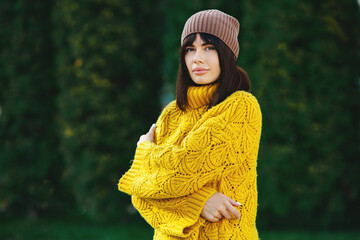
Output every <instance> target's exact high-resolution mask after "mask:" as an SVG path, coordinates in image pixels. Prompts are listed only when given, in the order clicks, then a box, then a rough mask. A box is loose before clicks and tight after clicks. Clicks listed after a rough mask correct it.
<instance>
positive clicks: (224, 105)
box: [118, 85, 261, 240]
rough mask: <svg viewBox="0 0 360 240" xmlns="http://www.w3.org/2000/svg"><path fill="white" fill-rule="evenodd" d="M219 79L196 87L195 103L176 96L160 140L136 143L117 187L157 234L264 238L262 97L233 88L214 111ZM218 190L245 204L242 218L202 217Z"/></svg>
mask: <svg viewBox="0 0 360 240" xmlns="http://www.w3.org/2000/svg"><path fill="white" fill-rule="evenodd" d="M215 88H216V85H205V86H200V87H190V88H189V90H188V102H189V105H190V107H189V108H187V110H186V111H185V112H183V111H181V110H180V109H179V108H178V107H177V105H176V102H175V101H173V102H171V103H170V104H169V105H168V106H166V107H165V109H164V110H163V111H162V113H161V115H160V117H159V118H158V120H157V123H156V125H157V128H156V132H155V139H154V142H149V141H144V142H142V143H140V144H139V145H138V147H137V149H136V153H135V157H134V160H133V163H132V166H131V168H130V170H129V171H128V172H126V173H125V174H124V175H123V177H122V178H121V179H120V181H119V184H118V188H119V190H120V191H123V192H125V193H127V194H130V195H132V203H133V205H134V207H135V208H136V209H137V210H138V211H139V212H140V214H141V215H142V216H143V217H144V219H145V220H146V221H147V222H148V223H149V224H150V225H151V226H152V227H153V228H154V229H155V235H154V239H159V240H160V239H161V240H166V239H186V240H190V239H209V240H210V239H224V240H225V239H226V240H228V239H231V240H235V239H236V240H237V239H251V240H254V239H258V233H257V229H256V225H255V218H256V211H257V183H256V177H257V173H256V166H257V155H258V149H259V141H260V134H261V111H260V108H259V104H258V102H257V100H256V99H255V97H254V96H253V95H251V94H250V93H247V92H244V91H237V92H234V93H233V94H232V95H230V96H229V97H227V98H226V99H225V100H224V101H222V102H221V103H219V104H218V105H216V106H214V107H212V108H211V109H209V110H207V104H208V103H209V102H210V100H211V97H212V94H213V92H214V90H215ZM215 192H220V193H223V194H225V195H226V196H228V197H230V198H232V199H234V200H235V201H237V202H240V203H242V206H240V207H237V209H238V210H239V212H240V214H241V218H240V219H232V220H228V219H226V218H223V219H221V220H220V221H219V222H216V223H212V222H209V221H207V220H205V219H204V218H202V217H201V216H200V214H201V211H202V209H203V207H204V205H205V203H206V201H207V200H208V199H209V197H211V195H213V194H214V193H215Z"/></svg>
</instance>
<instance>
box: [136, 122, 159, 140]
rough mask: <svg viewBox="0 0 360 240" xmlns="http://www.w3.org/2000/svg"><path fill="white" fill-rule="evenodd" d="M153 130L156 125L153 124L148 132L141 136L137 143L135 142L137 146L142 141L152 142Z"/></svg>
mask: <svg viewBox="0 0 360 240" xmlns="http://www.w3.org/2000/svg"><path fill="white" fill-rule="evenodd" d="M155 129H156V125H155V124H153V125H151V128H150V130H149V131H148V132H147V133H146V134H144V135H141V137H140V139H139V141H138V142H137V145H139V144H140V143H141V142H144V141H149V142H154V135H155Z"/></svg>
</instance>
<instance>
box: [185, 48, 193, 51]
mask: <svg viewBox="0 0 360 240" xmlns="http://www.w3.org/2000/svg"><path fill="white" fill-rule="evenodd" d="M191 51H194V48H192V47H187V48H185V52H191Z"/></svg>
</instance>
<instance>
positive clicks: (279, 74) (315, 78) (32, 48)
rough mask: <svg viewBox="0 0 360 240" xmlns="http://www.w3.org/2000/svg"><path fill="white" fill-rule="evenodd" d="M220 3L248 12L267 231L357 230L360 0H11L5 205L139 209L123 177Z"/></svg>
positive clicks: (2, 109)
mask: <svg viewBox="0 0 360 240" xmlns="http://www.w3.org/2000/svg"><path fill="white" fill-rule="evenodd" d="M209 8H217V9H220V10H222V11H224V12H226V13H229V14H230V15H233V16H235V17H236V18H237V19H239V20H240V23H241V26H240V36H239V40H240V56H239V59H238V64H239V65H240V66H242V67H243V68H244V69H245V70H246V71H247V72H248V74H249V76H250V79H251V82H252V88H253V91H252V92H253V94H254V95H255V96H256V97H257V98H258V100H259V102H260V105H261V108H262V112H263V135H262V139H261V147H260V154H259V161H258V163H259V171H258V175H259V204H260V205H259V212H258V225H259V226H260V228H264V227H268V228H270V227H271V228H284V227H294V228H295V227H307V228H317V229H319V228H331V227H334V226H337V227H338V228H345V227H356V223H357V222H359V217H358V214H357V213H358V212H359V210H360V209H359V206H358V205H357V204H356V202H358V201H359V182H360V179H359V174H358V172H359V171H360V166H359V163H358V159H359V157H360V156H359V136H358V134H359V115H358V106H359V97H358V94H359V77H360V76H359V72H358V66H359V65H360V63H359V51H358V48H359V39H360V38H359V29H360V28H359V6H358V5H357V4H356V2H355V1H350V0H346V1H342V2H339V1H333V0H326V1H321V2H316V1H315V2H314V1H310V0H307V1H301V2H299V1H295V0H287V1H284V0H282V1H280V0H275V1H272V2H259V1H258V2H254V1H241V2H240V3H237V2H236V4H235V2H234V1H232V0H224V1H202V0H201V1H200V0H196V1H187V2H186V1H185V2H184V1H178V0H174V1H166V0H163V1H150V0H144V1H141V2H140V1H130V0H121V1H120V0H101V1H100V0H88V1H70V0H56V1H55V0H53V1H39V0H37V1H31V2H30V1H20V0H17V1H2V2H1V3H0V28H1V31H0V50H1V51H0V139H1V144H0V169H1V174H0V189H1V190H2V191H1V192H0V212H2V213H5V214H4V215H5V216H10V217H17V216H30V217H37V216H42V215H44V214H49V215H50V214H55V213H58V212H59V211H60V210H61V211H65V214H66V212H70V211H71V213H72V214H81V215H83V216H85V217H87V218H89V219H92V220H119V219H122V218H127V217H128V216H129V215H128V213H126V210H128V209H126V208H127V207H128V205H129V197H128V196H126V195H125V194H121V193H119V192H118V191H117V190H116V185H117V181H118V179H119V177H120V176H121V174H122V173H124V172H125V171H126V170H127V169H128V167H129V165H130V161H131V159H132V157H133V154H134V151H135V148H136V142H137V140H138V138H139V136H140V135H141V134H143V133H145V132H147V130H148V128H149V127H150V125H151V123H152V122H155V121H156V118H157V117H158V115H159V114H160V110H161V104H165V103H166V102H168V101H169V100H172V98H173V97H174V90H175V82H176V75H177V68H178V63H179V60H178V56H179V55H178V49H179V45H180V35H181V31H182V28H183V25H184V23H185V21H186V20H187V18H188V17H189V16H190V15H191V14H193V13H194V12H196V11H199V10H202V9H209ZM160 95H161V96H163V97H164V96H165V97H164V98H163V99H162V100H161V97H160Z"/></svg>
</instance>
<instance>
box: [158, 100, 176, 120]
mask: <svg viewBox="0 0 360 240" xmlns="http://www.w3.org/2000/svg"><path fill="white" fill-rule="evenodd" d="M180 115H181V110H180V109H179V108H178V106H177V105H176V100H173V101H171V102H170V103H169V104H168V105H166V106H165V107H164V108H163V110H162V111H161V114H160V116H159V118H158V122H159V123H160V122H164V121H165V122H167V121H169V120H171V119H175V118H176V116H180Z"/></svg>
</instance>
